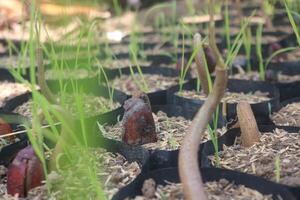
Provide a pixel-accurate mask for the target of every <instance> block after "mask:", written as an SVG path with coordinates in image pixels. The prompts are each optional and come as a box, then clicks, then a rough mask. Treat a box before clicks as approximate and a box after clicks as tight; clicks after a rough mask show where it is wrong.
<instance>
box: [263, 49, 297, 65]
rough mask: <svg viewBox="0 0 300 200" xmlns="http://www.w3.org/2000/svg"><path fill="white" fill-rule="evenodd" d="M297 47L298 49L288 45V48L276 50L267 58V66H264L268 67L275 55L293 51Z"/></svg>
mask: <svg viewBox="0 0 300 200" xmlns="http://www.w3.org/2000/svg"><path fill="white" fill-rule="evenodd" d="M295 49H298V48H297V47H286V48H282V49H279V50H277V51H275V52H273V53H272V54H271V55H270V56H269V57H268V58H267V60H266V62H265V66H264V68H265V69H266V68H267V67H268V65H269V64H270V62H271V61H272V60H273V58H274V57H276V56H278V55H280V54H282V53H286V52H289V51H293V50H295Z"/></svg>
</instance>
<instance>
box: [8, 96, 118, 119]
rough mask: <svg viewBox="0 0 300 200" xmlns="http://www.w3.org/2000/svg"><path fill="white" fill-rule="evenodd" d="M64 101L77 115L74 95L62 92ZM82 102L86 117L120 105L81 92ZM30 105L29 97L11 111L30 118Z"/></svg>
mask: <svg viewBox="0 0 300 200" xmlns="http://www.w3.org/2000/svg"><path fill="white" fill-rule="evenodd" d="M64 95H65V96H64V103H65V107H66V109H67V110H68V111H69V112H70V113H72V115H73V116H74V117H75V116H76V115H78V112H79V111H78V108H77V104H76V101H75V96H74V95H72V94H64ZM80 98H82V102H83V105H82V106H83V107H82V110H83V113H84V116H86V117H91V116H96V115H99V114H103V113H106V112H108V111H111V110H114V109H116V108H118V107H120V105H121V104H120V103H119V102H114V101H111V100H109V99H107V98H105V97H102V96H95V95H93V94H82V95H81V97H80ZM32 106H33V101H32V100H31V99H30V100H28V101H26V102H24V103H22V104H21V105H19V106H17V107H16V108H15V109H14V110H13V112H14V113H18V114H20V115H23V116H26V117H28V118H29V119H32Z"/></svg>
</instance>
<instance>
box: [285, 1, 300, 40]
mask: <svg viewBox="0 0 300 200" xmlns="http://www.w3.org/2000/svg"><path fill="white" fill-rule="evenodd" d="M284 5H285V9H286V12H287V14H288V17H289V20H290V23H291V25H292V28H293V30H294V33H295V35H296V38H297V42H298V45H299V46H300V31H299V29H298V26H297V25H296V22H295V19H294V17H293V15H292V12H291V10H290V8H289V6H288V5H287V1H286V0H285V1H284Z"/></svg>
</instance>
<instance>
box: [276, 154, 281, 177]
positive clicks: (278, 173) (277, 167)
mask: <svg viewBox="0 0 300 200" xmlns="http://www.w3.org/2000/svg"><path fill="white" fill-rule="evenodd" d="M280 174H281V164H280V157H279V155H278V156H276V158H275V180H276V182H277V183H279V181H280Z"/></svg>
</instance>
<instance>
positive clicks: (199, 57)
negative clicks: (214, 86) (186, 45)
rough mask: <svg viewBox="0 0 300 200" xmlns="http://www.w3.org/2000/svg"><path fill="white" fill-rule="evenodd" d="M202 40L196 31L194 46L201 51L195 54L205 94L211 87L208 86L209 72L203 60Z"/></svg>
mask: <svg viewBox="0 0 300 200" xmlns="http://www.w3.org/2000/svg"><path fill="white" fill-rule="evenodd" d="M201 40H202V37H201V35H200V34H199V33H196V34H195V35H194V48H195V49H198V48H199V51H198V52H197V54H196V56H195V61H196V64H197V72H198V76H199V79H200V81H201V87H202V90H203V92H204V94H205V95H208V94H209V87H208V77H207V73H206V69H205V64H204V62H203V59H202V58H203V56H204V55H203V54H204V53H203V47H202V44H201Z"/></svg>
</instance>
